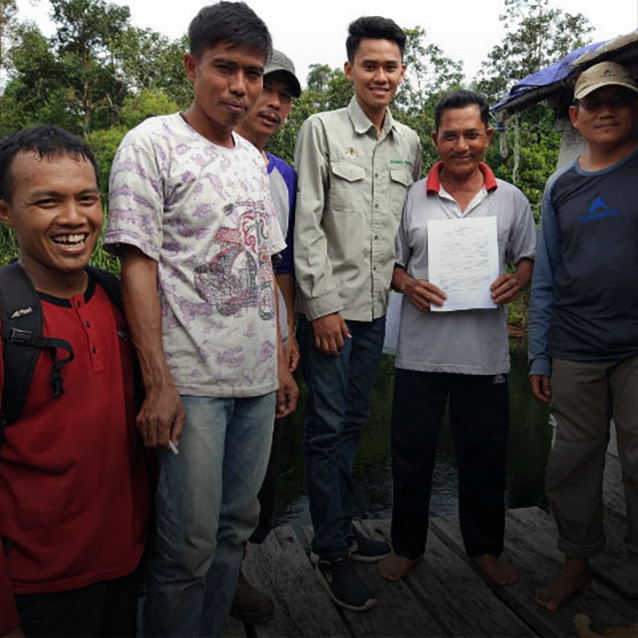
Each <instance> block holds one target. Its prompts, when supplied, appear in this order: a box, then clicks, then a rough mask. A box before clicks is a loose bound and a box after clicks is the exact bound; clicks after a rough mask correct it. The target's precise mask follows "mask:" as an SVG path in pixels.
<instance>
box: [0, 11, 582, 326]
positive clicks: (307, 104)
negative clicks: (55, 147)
mask: <svg viewBox="0 0 638 638" xmlns="http://www.w3.org/2000/svg"><path fill="white" fill-rule="evenodd" d="M549 2H550V0H504V13H503V15H501V16H500V20H501V21H503V22H504V23H505V24H506V25H507V33H506V36H505V38H504V39H503V41H502V42H501V43H500V44H497V45H495V46H494V48H493V49H492V51H491V52H490V54H489V56H488V59H487V60H486V61H485V63H484V64H483V67H482V70H481V72H480V73H479V77H478V78H476V79H475V80H474V81H473V82H472V83H471V86H470V87H469V88H475V89H477V90H480V91H482V92H484V93H486V94H487V95H488V97H489V98H490V100H491V102H492V103H494V102H496V101H497V100H498V99H499V98H500V97H502V95H503V94H504V93H505V92H506V90H507V89H508V88H509V87H510V86H511V85H512V84H514V83H515V82H516V81H517V80H520V79H521V78H523V77H524V76H526V75H528V74H529V73H533V72H534V71H537V70H539V69H540V68H542V67H543V66H546V65H547V64H549V63H551V62H552V61H554V60H556V59H558V58H560V57H562V56H563V55H565V54H567V53H568V52H569V51H571V50H573V49H574V48H576V47H578V46H581V45H582V44H584V43H585V42H586V38H587V34H588V33H589V32H590V31H591V27H590V26H589V25H588V23H587V20H586V18H585V17H584V16H582V15H581V14H577V15H570V14H568V13H565V12H563V11H561V10H560V9H557V8H554V7H551V6H550V4H549ZM49 4H50V15H51V19H52V20H53V22H54V23H55V25H56V33H55V35H54V36H53V37H51V38H46V37H45V36H44V35H43V34H42V33H41V32H40V31H39V29H38V28H37V27H36V26H35V25H34V24H33V23H29V22H21V21H20V20H19V15H18V13H17V9H16V3H15V0H0V72H2V76H1V79H0V136H4V135H6V134H8V133H11V132H12V131H15V130H18V129H20V128H23V127H27V126H31V125H33V124H39V123H51V124H56V125H58V126H61V127H63V128H65V129H67V130H69V131H72V132H74V133H76V134H78V135H81V136H83V137H84V138H85V139H86V140H87V141H88V142H89V143H90V144H91V146H92V148H93V149H94V151H95V153H96V156H97V158H98V161H99V164H100V168H101V173H102V175H101V180H100V186H101V188H102V190H103V192H104V193H105V194H106V190H107V187H108V174H109V169H110V166H111V162H112V161H113V157H114V155H115V152H116V150H117V147H118V145H119V143H120V141H121V140H122V138H123V136H124V135H125V134H126V132H127V131H128V130H129V129H130V128H132V127H134V126H136V125H137V124H138V123H139V122H141V121H143V120H144V119H145V118H147V117H149V116H151V115H159V114H164V113H171V112H175V111H176V110H178V109H180V108H185V107H187V106H188V104H189V100H190V97H191V94H192V89H191V86H190V84H189V82H188V80H187V78H186V76H185V73H184V71H183V66H182V57H183V52H184V51H185V49H186V46H187V43H186V39H185V38H181V39H178V40H170V39H169V38H167V37H165V36H163V35H161V34H159V33H157V32H154V31H152V30H150V29H140V28H137V27H134V26H133V25H132V24H131V23H130V11H129V9H128V7H126V6H119V5H114V4H110V3H108V2H106V0H49ZM406 33H407V35H408V46H407V49H406V53H405V61H406V63H407V72H406V78H405V81H404V82H403V84H402V85H401V88H400V90H399V92H398V94H397V96H396V98H395V100H394V103H393V105H392V110H393V114H394V115H395V116H396V117H397V119H399V120H400V121H402V122H404V123H405V124H407V125H409V126H411V127H412V128H413V129H415V130H416V131H417V132H418V134H419V136H420V137H421V142H422V145H423V160H424V161H423V165H424V169H427V167H429V166H430V165H431V164H432V163H433V162H434V161H435V160H436V154H435V150H434V148H433V146H432V144H431V141H430V134H431V131H432V129H433V124H434V118H433V113H434V104H435V103H436V101H437V100H438V98H439V97H440V96H441V95H442V94H444V93H445V92H447V91H449V90H452V89H455V88H460V87H462V86H463V85H464V76H463V68H462V64H461V63H459V62H456V61H454V60H451V59H449V58H448V57H446V56H445V54H444V52H443V51H442V50H441V48H440V47H438V46H437V45H436V44H434V43H433V42H431V41H430V40H429V38H428V34H427V33H426V32H425V31H424V30H423V29H422V28H421V27H419V26H416V27H413V28H408V29H406ZM352 94H353V90H352V86H351V84H350V83H349V82H348V81H347V79H346V77H345V75H344V73H343V71H342V70H340V69H333V68H330V67H329V66H327V65H324V64H320V63H318V64H313V65H311V67H310V71H309V73H308V77H307V79H306V88H305V90H304V91H303V93H302V95H301V97H300V98H298V99H297V100H296V101H295V105H294V109H293V112H292V114H291V116H290V117H289V119H288V121H287V123H286V125H285V126H284V127H282V129H281V130H280V131H279V133H278V134H277V135H276V136H275V137H274V138H273V139H272V140H271V144H270V150H272V152H273V153H275V154H277V155H279V156H281V157H283V158H284V159H286V160H288V161H289V162H292V160H293V153H294V144H295V138H296V135H297V131H298V130H299V127H300V126H301V124H302V123H303V121H304V120H305V119H306V118H307V117H308V116H309V115H311V114H312V113H316V112H319V111H323V110H329V109H335V108H339V107H341V106H345V105H346V104H347V103H348V102H349V100H350V98H351V97H352ZM517 124H518V125H517V126H516V127H513V126H511V122H509V123H506V127H505V131H506V132H505V133H503V135H504V136H505V140H507V144H503V143H499V139H498V136H497V137H496V138H495V143H493V144H492V147H491V148H490V150H489V152H488V162H489V163H490V164H491V165H492V166H493V167H494V169H495V170H496V173H497V175H499V176H500V177H502V178H504V179H507V180H509V181H513V182H514V183H516V184H517V185H518V186H519V187H520V188H521V189H522V190H523V192H525V194H526V195H527V196H528V198H529V199H530V201H531V202H532V205H533V207H534V210H535V213H536V214H537V215H538V206H539V202H540V196H541V194H542V190H543V187H544V184H545V182H546V180H547V178H548V177H549V175H550V174H551V173H552V171H553V169H554V167H555V165H556V159H557V156H558V148H559V139H558V136H557V134H555V133H554V132H553V115H552V112H551V111H550V110H549V109H548V108H546V107H545V106H542V105H541V106H537V107H535V108H532V109H528V110H527V111H525V112H524V113H522V114H521V115H520V119H519V121H518V123H517ZM515 136H518V139H519V143H518V148H519V149H520V153H512V152H511V151H510V152H507V153H505V152H503V151H504V150H505V149H512V148H514V146H515V144H514V137H515ZM505 140H503V141H505ZM15 248H16V247H15V243H14V241H13V240H12V238H11V236H10V234H9V233H8V232H7V230H6V229H5V228H0V262H3V261H6V259H7V258H8V257H9V256H10V255H13V254H15ZM96 258H97V259H98V260H100V261H101V260H106V257H105V256H104V255H102V254H101V253H100V254H98V255H97V256H96ZM106 263H107V265H108V264H111V265H113V264H112V262H106ZM521 314H523V315H524V314H525V313H521Z"/></svg>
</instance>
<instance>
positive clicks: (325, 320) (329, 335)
mask: <svg viewBox="0 0 638 638" xmlns="http://www.w3.org/2000/svg"><path fill="white" fill-rule="evenodd" d="M312 330H313V332H314V333H315V346H316V347H317V350H321V352H323V353H324V354H329V355H332V356H333V357H336V356H337V355H338V354H339V351H340V350H341V348H343V346H344V345H345V341H344V337H345V338H347V339H351V338H352V335H351V334H350V331H349V330H348V324H347V323H346V322H345V320H344V319H343V317H342V316H341V315H340V314H339V313H338V312H333V313H332V314H330V315H325V316H324V317H319V319H315V320H314V321H313V322H312Z"/></svg>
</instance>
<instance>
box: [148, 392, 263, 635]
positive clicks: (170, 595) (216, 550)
mask: <svg viewBox="0 0 638 638" xmlns="http://www.w3.org/2000/svg"><path fill="white" fill-rule="evenodd" d="M182 401H183V403H184V407H185V408H186V425H185V427H184V434H183V436H182V438H181V440H180V444H179V455H177V456H176V455H174V454H172V453H171V452H169V451H165V450H160V451H159V462H160V476H159V484H158V487H157V498H156V504H157V554H156V556H155V560H154V562H153V567H152V570H151V574H150V577H149V583H148V590H147V596H146V604H145V607H144V621H143V634H144V636H147V637H150V636H219V635H220V633H221V630H222V627H223V626H224V623H225V622H226V618H227V616H228V612H229V611H230V606H231V604H232V601H233V597H234V595H235V588H236V586H237V578H238V576H239V569H240V567H241V560H242V556H243V550H244V544H245V543H246V541H247V540H248V538H249V537H250V535H251V533H252V531H253V529H254V528H255V526H256V525H257V521H258V518H259V502H258V501H257V493H258V492H259V488H260V487H261V484H262V481H263V478H264V474H265V472H266V464H267V463H268V456H269V454H270V446H271V440H272V428H273V422H274V416H275V393H274V392H273V393H270V394H267V395H264V396H259V397H249V398H235V399H218V398H214V397H191V396H184V397H182Z"/></svg>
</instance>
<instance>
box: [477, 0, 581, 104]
mask: <svg viewBox="0 0 638 638" xmlns="http://www.w3.org/2000/svg"><path fill="white" fill-rule="evenodd" d="M499 20H500V21H501V22H503V23H504V24H505V25H506V34H505V37H504V38H503V41H502V42H501V44H498V45H496V46H495V47H494V48H493V49H492V51H491V52H490V53H489V55H488V59H487V61H486V62H485V63H484V64H483V67H482V69H481V71H480V73H479V82H478V88H479V89H480V90H481V91H483V92H484V93H485V94H486V95H488V97H489V98H490V99H491V100H492V101H496V100H498V99H499V98H500V97H502V96H503V95H504V94H505V92H506V91H507V89H508V88H509V87H510V86H511V85H512V84H514V83H515V82H516V81H518V80H522V79H523V78H524V77H526V76H528V75H530V74H531V73H535V72H536V71H540V69H542V68H544V67H546V66H548V65H549V64H551V63H552V62H555V61H556V60H559V59H560V58H562V57H564V56H565V55H567V54H568V53H570V52H571V51H573V50H574V49H577V48H579V47H581V46H583V45H585V44H587V43H588V42H589V37H588V34H589V33H591V31H592V30H593V27H592V26H591V25H590V24H589V22H588V20H587V18H586V17H585V16H584V15H583V14H582V13H577V14H571V13H567V12H565V11H562V10H561V9H558V8H556V7H552V6H550V0H505V12H504V13H503V14H502V15H500V16H499Z"/></svg>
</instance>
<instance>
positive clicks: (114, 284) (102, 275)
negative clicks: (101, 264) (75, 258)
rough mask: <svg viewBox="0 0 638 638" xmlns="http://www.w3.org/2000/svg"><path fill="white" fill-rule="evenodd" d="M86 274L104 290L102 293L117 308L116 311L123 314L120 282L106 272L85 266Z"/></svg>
mask: <svg viewBox="0 0 638 638" xmlns="http://www.w3.org/2000/svg"><path fill="white" fill-rule="evenodd" d="M86 270H87V272H88V273H89V274H90V275H91V277H93V279H95V281H96V282H97V283H98V284H99V285H100V286H101V287H102V288H104V292H105V293H106V294H107V295H108V297H109V299H110V300H111V301H112V302H113V303H114V304H115V305H116V306H117V308H118V310H119V311H120V312H121V313H122V314H124V304H123V302H122V283H121V282H120V280H119V279H118V278H117V277H116V276H115V275H113V274H111V273H110V272H108V270H103V269H102V268H97V267H95V266H87V267H86Z"/></svg>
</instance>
